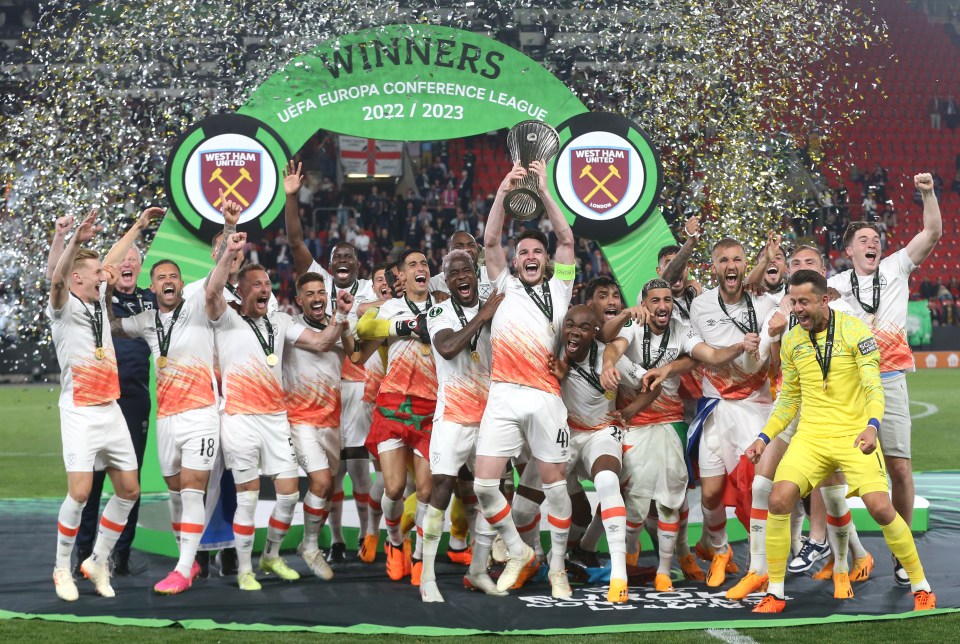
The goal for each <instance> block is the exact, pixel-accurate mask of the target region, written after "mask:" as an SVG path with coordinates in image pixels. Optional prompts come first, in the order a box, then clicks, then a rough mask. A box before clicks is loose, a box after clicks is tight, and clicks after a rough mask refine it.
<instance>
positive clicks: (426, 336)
mask: <svg viewBox="0 0 960 644" xmlns="http://www.w3.org/2000/svg"><path fill="white" fill-rule="evenodd" d="M416 325H417V327H416V334H417V335H418V336H420V342H423V343H424V344H430V331H429V330H428V329H427V314H426V313H421V314H420V315H418V316H417V321H416Z"/></svg>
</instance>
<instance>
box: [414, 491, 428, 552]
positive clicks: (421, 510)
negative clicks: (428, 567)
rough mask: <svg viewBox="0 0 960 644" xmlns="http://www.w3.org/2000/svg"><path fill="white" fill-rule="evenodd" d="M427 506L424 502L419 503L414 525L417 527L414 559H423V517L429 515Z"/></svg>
mask: <svg viewBox="0 0 960 644" xmlns="http://www.w3.org/2000/svg"><path fill="white" fill-rule="evenodd" d="M427 507H428V506H427V504H426V503H424V502H423V501H417V514H416V516H415V517H414V519H413V521H414V524H415V525H416V526H417V545H416V546H415V547H414V549H413V558H414V559H417V560H420V559H423V517H425V516H426V515H427Z"/></svg>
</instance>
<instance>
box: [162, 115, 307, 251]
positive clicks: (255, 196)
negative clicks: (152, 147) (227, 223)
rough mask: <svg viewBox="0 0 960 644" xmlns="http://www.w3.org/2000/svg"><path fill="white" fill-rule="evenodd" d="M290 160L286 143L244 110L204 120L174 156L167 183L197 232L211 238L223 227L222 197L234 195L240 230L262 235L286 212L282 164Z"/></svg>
mask: <svg viewBox="0 0 960 644" xmlns="http://www.w3.org/2000/svg"><path fill="white" fill-rule="evenodd" d="M278 157H279V161H278ZM286 158H288V153H287V150H286V146H285V145H284V144H283V142H282V141H281V140H280V139H279V137H278V136H277V135H276V134H275V133H274V132H273V131H272V130H270V129H269V128H268V127H267V126H266V125H264V124H263V123H261V122H260V121H258V120H256V119H253V118H250V117H248V116H241V115H238V114H220V115H217V116H212V117H210V118H207V119H204V120H203V121H200V122H199V123H197V124H196V125H194V126H193V127H192V128H190V129H189V130H188V131H187V132H186V133H185V134H184V135H183V136H182V137H181V138H180V140H179V141H178V142H177V144H176V145H175V146H174V149H173V151H172V153H171V155H170V160H169V162H168V164H167V176H166V184H167V193H168V195H169V198H170V202H171V206H172V210H173V212H174V214H175V215H176V216H177V219H179V220H180V223H182V224H183V225H184V226H185V227H186V228H187V229H188V230H190V231H191V232H193V234H195V235H196V236H198V237H200V238H202V239H204V240H210V239H212V238H213V237H214V235H216V234H217V233H218V232H219V231H220V230H222V229H223V216H222V215H221V214H220V206H221V199H229V200H231V201H235V202H236V203H238V204H240V207H241V213H240V221H239V225H238V229H239V230H243V231H245V232H247V233H248V234H250V235H251V236H256V235H257V234H258V233H260V232H262V231H263V230H264V229H266V228H267V227H268V226H269V225H270V224H271V223H273V221H274V220H276V218H277V216H278V215H279V214H280V213H281V212H283V203H284V199H285V195H284V193H283V190H281V189H280V187H281V183H280V182H281V179H280V163H282V162H283V159H286Z"/></svg>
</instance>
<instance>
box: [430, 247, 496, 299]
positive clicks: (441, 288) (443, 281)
mask: <svg viewBox="0 0 960 644" xmlns="http://www.w3.org/2000/svg"><path fill="white" fill-rule="evenodd" d="M455 250H462V251H465V252H466V253H467V254H468V255H469V256H470V259H471V260H473V265H474V266H476V267H477V290H478V292H479V293H480V299H482V300H486V299H487V298H488V297H490V294H491V293H493V285H492V284H491V283H490V276H489V275H488V274H487V267H486V266H480V245H479V244H477V240H476V238H475V237H474V236H473V235H471V234H470V233H468V232H464V231H462V230H461V231H459V232H455V233H453V235H451V236H450V243H449V244H448V246H447V252H448V253H449V252H452V251H455ZM448 288H449V287H448V286H447V277H446V275H444V274H443V273H442V272H441V273H438V274H436V275H434V276H433V277H431V278H430V292H431V293H433V294H435V295H436V294H437V293H443V294H446V295H450V293H449V292H448V290H447V289H448Z"/></svg>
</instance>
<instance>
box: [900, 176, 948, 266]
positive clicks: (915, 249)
mask: <svg viewBox="0 0 960 644" xmlns="http://www.w3.org/2000/svg"><path fill="white" fill-rule="evenodd" d="M913 183H914V185H915V186H916V187H917V188H919V189H920V196H921V197H922V198H923V230H921V231H920V232H919V233H917V236H916V237H914V238H913V239H911V240H910V243H909V244H907V255H908V256H909V257H910V261H911V262H913V263H914V264H917V265H919V264H920V262H922V261H923V260H925V259H926V258H927V256H928V255H929V254H930V252H931V251H932V250H933V247H934V246H935V245H936V243H937V242H938V241H939V240H940V237H941V236H943V218H942V216H941V215H940V204H939V203H937V195H936V193H935V192H934V191H933V177H932V176H931V175H930V173H928V172H923V173H921V174H918V175H916V176H915V177H914V178H913Z"/></svg>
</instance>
